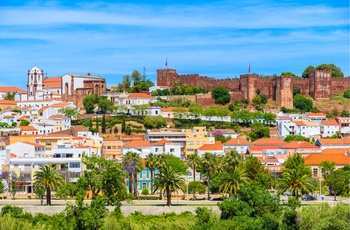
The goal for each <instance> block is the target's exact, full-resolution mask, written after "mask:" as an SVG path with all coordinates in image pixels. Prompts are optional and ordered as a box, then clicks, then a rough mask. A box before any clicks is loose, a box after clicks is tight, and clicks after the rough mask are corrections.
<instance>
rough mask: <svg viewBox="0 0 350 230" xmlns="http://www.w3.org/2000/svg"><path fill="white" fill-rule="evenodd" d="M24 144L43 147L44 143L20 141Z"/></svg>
mask: <svg viewBox="0 0 350 230" xmlns="http://www.w3.org/2000/svg"><path fill="white" fill-rule="evenodd" d="M22 143H24V144H27V145H32V146H34V147H45V145H39V144H37V143H33V142H22Z"/></svg>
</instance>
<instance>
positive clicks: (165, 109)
mask: <svg viewBox="0 0 350 230" xmlns="http://www.w3.org/2000/svg"><path fill="white" fill-rule="evenodd" d="M174 109H183V110H184V111H188V110H189V108H182V107H168V108H161V109H160V111H161V112H173V110H174Z"/></svg>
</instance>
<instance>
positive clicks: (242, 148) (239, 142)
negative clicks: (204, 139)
mask: <svg viewBox="0 0 350 230" xmlns="http://www.w3.org/2000/svg"><path fill="white" fill-rule="evenodd" d="M251 145H253V143H252V142H249V141H247V140H246V139H244V138H231V139H230V140H228V141H226V142H225V143H224V152H225V153H227V152H231V151H233V150H235V151H237V152H238V153H239V154H246V153H247V150H248V146H251Z"/></svg>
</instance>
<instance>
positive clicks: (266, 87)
mask: <svg viewBox="0 0 350 230" xmlns="http://www.w3.org/2000/svg"><path fill="white" fill-rule="evenodd" d="M175 82H180V83H182V84H183V85H189V86H201V87H203V88H204V89H206V90H210V89H213V88H215V87H218V86H224V87H226V88H227V89H228V90H229V91H230V92H231V101H233V100H236V99H248V100H249V101H252V100H253V98H254V97H255V96H256V91H257V90H258V89H259V90H260V94H266V95H267V97H268V99H271V100H275V101H277V103H278V105H279V106H281V107H282V106H284V107H286V108H293V88H294V86H298V87H299V88H300V92H301V94H303V95H310V96H311V97H312V98H314V99H315V100H324V99H331V98H332V96H334V95H338V94H340V93H342V92H344V91H345V90H347V89H349V87H350V86H349V85H350V81H349V78H332V75H331V71H328V70H314V71H310V72H309V78H306V79H301V78H292V77H286V76H277V77H259V75H257V74H242V75H240V78H239V79H238V78H227V79H215V78H210V77H206V76H199V74H184V75H179V74H177V72H176V70H175V69H158V70H157V85H158V86H172V85H173V84H174V83H175Z"/></svg>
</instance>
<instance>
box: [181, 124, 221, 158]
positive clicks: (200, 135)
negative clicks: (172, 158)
mask: <svg viewBox="0 0 350 230" xmlns="http://www.w3.org/2000/svg"><path fill="white" fill-rule="evenodd" d="M185 133H186V147H185V155H186V156H187V155H190V154H193V153H195V152H196V150H197V149H198V148H199V147H201V146H203V145H205V144H215V138H214V137H209V136H208V132H207V130H206V128H205V126H203V127H193V128H192V129H186V130H185Z"/></svg>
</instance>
